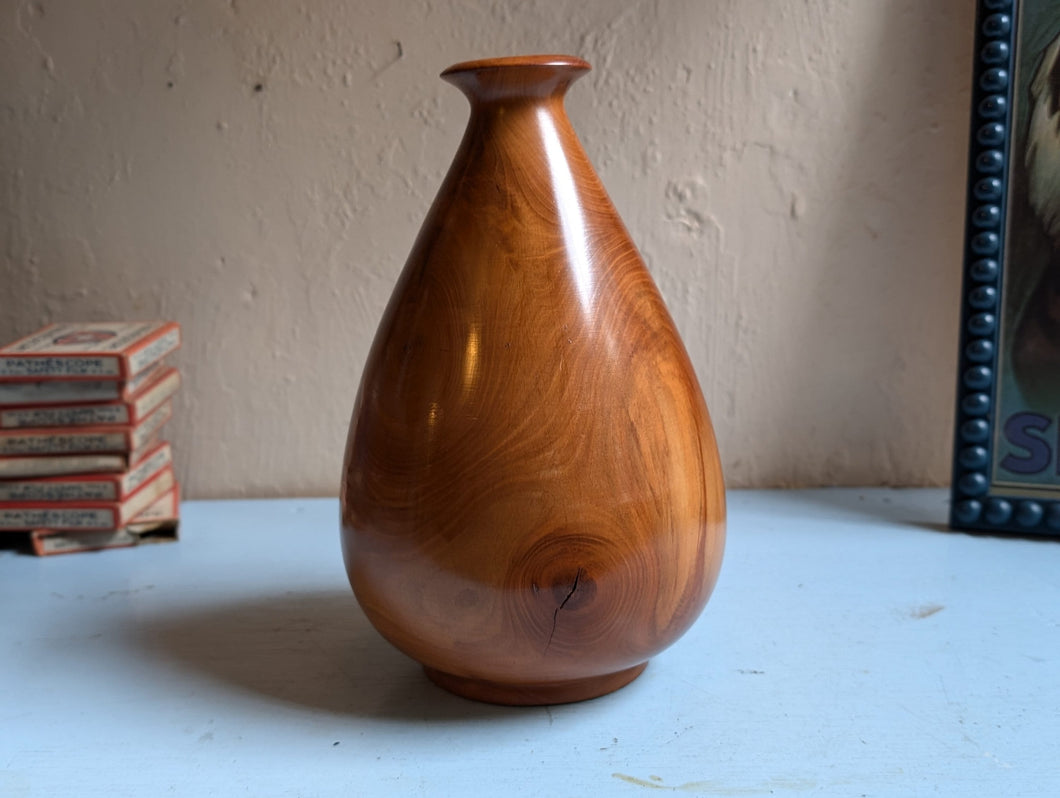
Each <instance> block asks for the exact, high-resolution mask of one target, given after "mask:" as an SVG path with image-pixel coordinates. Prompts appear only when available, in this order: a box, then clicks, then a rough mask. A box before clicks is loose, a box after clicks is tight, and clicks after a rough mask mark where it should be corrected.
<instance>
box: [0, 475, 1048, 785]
mask: <svg viewBox="0 0 1060 798" xmlns="http://www.w3.org/2000/svg"><path fill="white" fill-rule="evenodd" d="M184 514H185V520H184V525H183V530H182V533H183V540H182V541H181V542H180V543H177V544H175V545H173V544H170V545H159V546H149V547H143V548H140V549H127V550H118V551H107V552H100V553H95V554H79V555H69V556H63V557H54V558H49V559H36V558H33V557H28V556H24V555H16V554H14V553H12V552H2V553H0V684H2V689H3V698H2V701H0V795H2V796H5V797H6V796H21V795H27V796H44V795H56V796H82V797H83V796H96V795H100V796H103V795H105V796H108V797H110V796H123V795H128V796H137V798H140V797H142V796H156V795H186V796H209V795H217V796H233V795H252V796H330V795H336V796H338V795H341V796H365V795H456V796H476V795H497V796H511V795H533V796H542V795H549V796H598V795H616V796H623V795H628V796H636V795H639V794H646V791H648V792H649V793H650V792H653V791H655V792H657V791H658V790H676V791H678V792H683V793H690V794H700V795H724V796H733V795H737V796H743V795H759V794H762V795H839V796H859V795H872V796H881V795H886V796H906V797H908V796H917V795H936V794H938V795H948V796H955V795H969V796H976V798H985V797H987V796H990V797H993V796H1006V798H1008V797H1009V796H1016V795H1040V796H1057V795H1060V543H1057V542H1054V541H1050V540H1022V539H1004V538H989V537H973V536H968V535H964V534H959V533H951V532H947V531H945V530H944V528H943V526H942V524H943V520H944V519H945V517H946V497H945V494H944V493H943V492H942V491H936V490H929V491H890V490H882V489H879V490H875V489H874V490H827V491H800V492H786V493H785V492H734V493H732V494H730V520H729V532H730V537H729V545H728V550H727V553H726V561H725V565H724V567H723V568H722V576H721V580H720V583H719V585H718V588H717V590H716V592H715V594H714V598H713V599H712V600H711V602H710V604H709V605H708V607H707V610H706V612H705V613H704V615H703V616H702V617H701V618H700V620H699V622H698V623H697V624H696V625H695V626H694V627H693V629H692V630H691V631H690V632H689V633H688V634H687V635H686V636H685V637H684V638H682V639H681V640H680V641H679V642H678V643H677V644H676V645H675V646H674V647H673V648H671V649H669V650H668V651H666V652H665V653H663V654H662V655H661V656H659V657H657V658H656V659H655V660H654V661H653V663H652V664H651V666H649V668H648V670H647V671H646V672H645V674H644V675H643V676H642V677H641V678H640V679H638V680H637V681H635V682H634V683H633V684H631V685H630V686H629V687H627V688H625V689H623V690H620V691H619V692H617V693H614V694H612V695H610V696H607V697H604V698H601V699H597V700H595V701H590V702H586V703H583V704H575V705H568V706H558V707H552V708H548V709H545V708H533V709H507V708H503V707H494V706H488V705H483V704H476V703H472V702H469V701H465V700H463V699H460V698H456V697H454V696H451V695H449V694H447V693H444V692H442V691H441V690H439V689H438V688H436V687H434V686H433V685H431V684H430V683H429V682H428V681H427V680H426V679H425V678H424V677H423V676H422V674H421V672H420V671H419V669H418V668H417V666H416V665H414V664H413V663H412V662H411V661H409V660H407V659H405V658H404V657H403V656H402V655H401V654H398V653H397V652H395V651H394V650H392V649H391V648H390V647H389V646H388V645H387V644H386V643H385V642H384V641H383V640H382V639H381V638H379V637H378V636H377V635H376V634H375V632H374V631H373V630H372V628H371V627H370V626H369V625H368V623H367V622H366V621H365V619H364V616H363V615H362V614H361V613H360V611H359V610H358V608H357V605H356V603H355V602H354V600H353V598H352V594H351V593H350V591H349V588H348V587H347V583H346V577H345V573H344V571H343V569H342V564H341V560H340V555H339V544H338V532H337V515H338V509H337V503H336V502H335V501H334V500H288V501H269V502H266V501H240V502H188V503H186V504H185V505H184Z"/></svg>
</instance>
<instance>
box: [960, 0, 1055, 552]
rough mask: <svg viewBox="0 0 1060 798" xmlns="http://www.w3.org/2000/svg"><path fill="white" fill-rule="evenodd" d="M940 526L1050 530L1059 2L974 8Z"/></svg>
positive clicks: (989, 0)
mask: <svg viewBox="0 0 1060 798" xmlns="http://www.w3.org/2000/svg"><path fill="white" fill-rule="evenodd" d="M965 230H966V233H965V250H964V284H963V288H962V308H961V355H960V371H959V378H958V389H957V423H956V436H955V438H956V440H955V448H954V465H953V486H952V503H951V512H950V523H951V526H953V527H955V528H960V529H973V530H989V531H998V532H1021V533H1042V534H1048V535H1060V0H979V5H978V10H977V14H976V41H975V68H974V84H973V91H972V124H971V146H970V151H969V167H968V209H967V218H966V227H965Z"/></svg>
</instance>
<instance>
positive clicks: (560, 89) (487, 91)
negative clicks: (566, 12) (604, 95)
mask: <svg viewBox="0 0 1060 798" xmlns="http://www.w3.org/2000/svg"><path fill="white" fill-rule="evenodd" d="M589 69H590V66H589V64H588V63H586V62H585V61H583V60H582V59H580V58H575V57H573V56H569V55H528V56H515V57H512V58H490V59H485V60H482V61H465V62H464V63H460V64H455V65H453V66H451V67H449V68H448V69H447V70H445V71H444V72H442V74H441V77H442V80H445V81H448V82H449V83H452V84H453V85H454V86H456V87H457V88H459V89H460V90H461V91H462V92H464V94H465V95H467V98H468V100H469V101H470V102H471V107H472V108H476V107H478V106H481V105H488V104H493V103H505V102H526V101H529V102H540V101H545V100H562V99H563V95H564V94H565V93H566V91H567V88H568V87H569V86H570V85H571V84H572V83H573V82H574V81H576V80H577V79H578V78H580V77H581V76H582V75H584V74H585V73H586V72H588V71H589Z"/></svg>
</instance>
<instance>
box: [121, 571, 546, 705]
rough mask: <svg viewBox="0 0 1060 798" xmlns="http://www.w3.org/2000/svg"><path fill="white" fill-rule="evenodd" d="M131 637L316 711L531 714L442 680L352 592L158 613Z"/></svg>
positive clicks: (188, 665) (148, 648) (228, 683)
mask: <svg viewBox="0 0 1060 798" xmlns="http://www.w3.org/2000/svg"><path fill="white" fill-rule="evenodd" d="M126 639H127V642H128V643H129V644H130V645H132V646H134V647H136V648H138V649H139V650H140V651H141V652H143V653H144V654H146V655H147V656H148V657H151V658H155V659H158V660H161V661H163V662H164V663H165V664H168V665H171V666H175V667H177V668H178V669H180V670H183V671H186V672H191V673H193V674H195V675H197V676H199V677H202V678H205V679H207V680H209V681H212V682H214V683H216V684H220V685H222V686H224V687H225V688H228V689H231V690H233V691H237V692H242V693H245V694H250V695H256V696H259V697H262V698H264V699H266V700H268V701H275V702H280V703H284V704H289V705H293V706H299V707H303V708H308V709H312V710H317V711H324V712H330V713H334V714H339V715H353V716H361V717H372V718H377V719H381V720H393V721H410V720H415V721H420V722H423V721H427V722H467V721H476V720H480V721H491V720H500V719H503V718H505V717H509V716H512V715H518V714H520V713H521V714H524V715H525V714H526V710H525V709H523V710H519V709H517V708H513V707H502V706H494V705H490V704H480V703H477V702H474V701H469V700H466V699H463V698H459V697H457V696H454V695H451V694H450V693H447V692H445V691H444V690H442V689H441V688H439V687H436V686H435V685H434V684H432V683H431V682H430V681H429V680H428V679H427V678H426V676H425V675H424V673H423V671H422V669H421V668H420V666H419V665H418V664H417V663H415V662H414V661H412V660H411V659H409V658H408V657H406V656H405V655H403V654H402V653H400V652H399V651H397V650H396V649H395V648H393V647H392V646H391V645H390V644H389V643H387V642H386V641H385V640H384V639H383V638H382V637H380V636H379V634H378V633H377V632H376V631H375V629H374V628H372V626H371V624H369V622H368V620H367V618H366V617H365V616H364V613H363V612H362V611H361V609H360V607H359V606H358V605H357V603H356V601H355V600H354V598H353V595H352V593H350V592H348V591H320V592H286V593H282V594H277V595H275V596H265V597H254V598H250V599H245V600H239V601H231V602H227V603H219V604H216V605H212V606H209V607H205V608H198V609H195V610H189V611H182V612H175V613H171V614H168V615H161V616H156V617H153V618H150V619H146V620H144V621H142V622H140V623H138V624H136V625H134V626H132V627H131V628H129V629H127V630H126Z"/></svg>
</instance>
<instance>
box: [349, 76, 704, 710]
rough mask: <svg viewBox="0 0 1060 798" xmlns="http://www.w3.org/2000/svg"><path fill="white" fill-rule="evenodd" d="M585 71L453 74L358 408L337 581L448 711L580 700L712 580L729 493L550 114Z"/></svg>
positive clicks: (699, 411)
mask: <svg viewBox="0 0 1060 798" xmlns="http://www.w3.org/2000/svg"><path fill="white" fill-rule="evenodd" d="M588 69H589V65H588V64H587V63H585V62H584V61H582V60H580V59H578V58H572V57H567V56H529V57H518V58H500V59H493V60H486V61H475V62H468V63H463V64H458V65H456V66H453V67H451V68H449V69H447V70H446V71H445V72H443V73H442V77H443V78H444V79H445V80H447V81H449V82H450V83H453V84H455V85H456V86H458V87H459V88H460V89H461V90H462V91H463V92H464V93H465V94H466V95H467V97H468V99H469V100H470V102H471V118H470V121H469V123H468V127H467V132H466V133H465V135H464V139H463V142H462V143H461V145H460V148H459V150H458V152H457V154H456V158H455V160H454V163H453V165H452V167H451V168H450V170H449V173H448V175H447V177H446V178H445V181H444V183H443V185H442V187H441V190H440V192H439V194H438V197H437V199H436V200H435V202H434V205H433V206H432V207H431V209H430V212H429V214H428V216H427V219H426V221H425V222H424V225H423V228H422V230H421V232H420V234H419V237H418V238H417V239H416V243H415V245H414V247H413V249H412V253H411V254H410V256H409V259H408V262H407V263H406V265H405V268H404V271H403V272H402V274H401V277H400V278H399V281H398V283H397V286H396V288H395V290H394V294H393V296H392V298H391V300H390V304H389V305H388V307H387V309H386V312H385V314H384V316H383V319H382V322H381V324H380V326H379V330H378V333H377V334H376V338H375V341H374V343H373V345H372V348H371V351H370V354H369V356H368V361H367V364H366V366H365V371H364V375H363V378H362V382H361V387H360V390H359V392H358V396H357V399H356V403H355V407H354V411H353V419H352V421H351V425H350V433H349V439H348V442H347V447H346V458H345V464H344V473H343V483H342V542H343V554H344V558H345V562H346V568H347V571H348V573H349V577H350V582H351V584H352V585H353V589H354V592H355V594H356V596H357V599H358V601H359V602H360V605H361V607H362V608H363V609H364V612H365V613H366V615H367V616H368V618H369V619H370V621H371V622H372V623H373V624H374V625H375V627H376V628H377V629H378V630H379V631H380V632H381V633H382V635H383V636H384V637H385V638H386V639H387V640H389V641H390V642H391V643H393V644H394V645H395V646H397V647H398V648H399V649H401V650H402V651H404V652H405V653H406V654H408V655H409V656H411V657H413V658H414V659H416V660H417V661H419V662H420V663H422V664H423V665H424V667H425V669H426V672H427V675H428V676H429V677H430V678H431V679H432V680H434V681H435V682H436V683H438V684H439V685H441V686H442V687H445V688H447V689H449V690H451V691H453V692H455V693H458V694H461V695H464V696H467V697H470V698H475V699H479V700H484V701H491V702H496V703H504V704H552V703H562V702H568V701H578V700H582V699H586V698H592V697H595V696H598V695H602V694H604V693H607V692H610V691H612V690H615V689H617V688H619V687H621V686H622V685H624V684H626V683H627V682H629V681H631V680H632V679H634V678H635V677H636V676H637V675H638V674H639V673H640V672H641V671H642V670H643V669H644V667H645V665H646V663H647V660H648V659H649V658H650V657H651V656H653V655H654V654H656V653H657V652H659V651H661V650H662V649H663V648H665V647H666V646H668V645H670V644H671V643H672V642H673V641H674V640H676V639H677V638H678V637H679V636H680V635H681V634H682V633H683V632H684V631H685V630H686V629H687V628H688V627H689V626H690V625H691V624H692V622H693V621H694V620H695V619H696V617H697V616H698V615H699V613H700V611H701V610H702V609H703V606H704V605H705V604H706V601H707V598H708V597H709V595H710V592H711V590H712V589H713V587H714V583H715V581H716V580H717V575H718V569H719V567H720V565H721V557H722V549H723V543H724V536H725V532H724V529H725V521H724V519H725V494H724V485H723V482H722V474H721V467H720V464H719V461H718V452H717V446H716V443H715V440H714V434H713V431H712V429H711V424H710V418H709V416H708V413H707V408H706V405H705V403H704V401H703V396H702V393H701V391H700V388H699V384H698V383H697V381H696V377H695V373H694V372H693V369H692V366H691V363H690V362H689V359H688V355H687V354H686V352H685V349H684V346H683V344H682V343H681V340H680V338H679V336H678V334H677V331H676V329H675V328H674V324H673V321H672V320H671V318H670V315H669V313H668V312H667V310H666V308H665V306H664V305H663V301H662V298H661V297H660V295H659V292H658V290H657V289H656V287H655V284H654V283H653V282H652V279H651V277H650V276H649V274H648V272H647V270H646V269H645V267H644V264H643V262H642V260H641V258H640V256H639V255H638V253H637V250H636V248H635V247H634V245H633V242H632V241H631V240H630V237H629V234H628V233H627V232H626V229H625V227H624V225H623V224H622V222H621V220H620V219H619V217H618V214H617V213H616V211H615V209H614V207H613V206H612V204H611V201H610V200H609V199H608V196H607V194H606V192H605V191H604V188H603V186H602V185H601V184H600V181H599V178H598V177H597V176H596V173H595V172H594V171H593V168H592V166H591V165H590V164H589V161H588V159H587V158H586V155H585V153H584V151H583V150H582V147H581V145H580V143H579V142H578V139H577V137H576V136H575V133H574V130H573V129H572V128H571V126H570V123H569V121H568V120H567V117H566V114H565V112H564V110H563V96H564V94H565V92H566V90H567V88H568V87H569V86H570V84H571V83H572V82H573V81H575V80H576V79H577V78H578V77H580V76H581V75H583V74H584V73H585V72H586V71H588Z"/></svg>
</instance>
